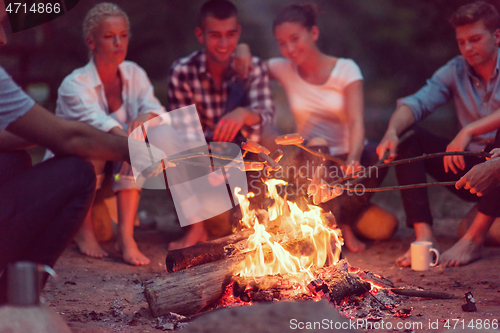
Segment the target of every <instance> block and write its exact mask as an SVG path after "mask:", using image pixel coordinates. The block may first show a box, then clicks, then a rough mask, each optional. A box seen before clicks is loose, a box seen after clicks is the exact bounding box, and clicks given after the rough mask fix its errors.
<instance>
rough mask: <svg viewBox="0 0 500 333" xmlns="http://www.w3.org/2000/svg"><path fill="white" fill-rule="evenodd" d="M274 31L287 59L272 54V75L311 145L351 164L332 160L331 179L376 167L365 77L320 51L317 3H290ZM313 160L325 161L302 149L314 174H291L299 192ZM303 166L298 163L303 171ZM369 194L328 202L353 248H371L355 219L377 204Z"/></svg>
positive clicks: (373, 181)
mask: <svg viewBox="0 0 500 333" xmlns="http://www.w3.org/2000/svg"><path fill="white" fill-rule="evenodd" d="M273 33H274V36H275V38H276V41H277V43H278V46H279V48H280V51H281V53H282V54H283V56H284V58H272V59H270V60H269V61H268V62H267V65H268V68H269V73H270V77H271V78H273V79H276V80H278V81H279V83H280V84H281V85H282V86H283V87H284V89H285V91H286V93H287V97H288V103H289V106H290V109H291V111H292V114H293V116H294V119H295V122H296V125H297V131H298V133H299V134H300V135H301V136H302V137H304V139H306V143H307V145H308V146H310V147H314V148H315V149H317V150H320V151H322V152H324V153H327V154H330V155H332V156H337V157H339V158H341V159H342V160H344V161H345V162H346V165H347V167H346V168H342V170H341V168H340V167H339V166H338V165H334V164H328V163H327V165H326V167H327V168H328V170H329V172H328V175H327V176H326V177H325V178H326V180H328V181H331V180H332V179H333V178H335V177H334V176H331V175H340V176H341V175H342V173H343V172H345V173H347V174H348V173H351V172H352V171H353V170H354V171H356V170H359V169H360V168H362V167H363V166H364V167H367V166H370V165H373V164H374V163H375V162H376V161H377V159H378V158H377V154H376V151H375V149H376V144H371V143H370V144H368V143H367V141H366V139H365V127H364V102H363V76H362V75H361V71H360V70H359V67H358V66H357V65H356V63H355V62H354V61H353V60H351V59H344V58H337V57H333V56H330V55H327V54H324V53H322V52H321V51H320V50H319V49H318V47H317V45H316V41H317V40H318V37H319V29H318V27H317V25H316V11H315V8H314V6H312V5H310V4H305V5H295V4H294V5H289V6H287V7H285V8H284V9H283V10H282V11H281V12H280V13H279V14H278V16H277V17H276V18H275V20H274V22H273ZM242 47H246V46H242ZM297 161H298V162H297ZM311 162H312V163H318V162H320V161H314V158H313V157H312V155H310V154H308V153H304V152H301V153H299V155H298V157H297V158H296V163H299V164H307V165H308V166H309V168H308V174H307V175H306V174H301V175H299V177H296V176H295V175H297V173H296V172H294V173H293V175H294V176H290V177H288V178H289V179H288V180H289V181H293V182H294V184H293V185H292V186H298V187H299V189H298V190H297V191H298V193H303V192H304V191H303V189H302V187H304V186H305V187H307V185H308V181H307V179H308V178H309V179H311V178H313V172H314V171H313V170H314V169H313V168H311ZM299 164H296V165H294V167H295V168H298V170H299V171H300V170H301V168H300V167H299ZM302 170H304V168H302ZM288 174H292V173H291V172H289V173H288ZM377 176H378V177H371V178H370V179H368V180H367V181H366V182H365V186H367V187H375V186H377V185H379V184H380V183H381V182H382V180H383V177H384V176H385V173H384V174H382V172H380V173H379V174H377ZM293 178H295V179H293ZM295 182H296V183H297V184H295ZM369 198H370V196H369V195H367V194H365V195H362V196H358V195H348V194H343V195H342V196H340V197H338V198H336V199H333V200H331V201H329V202H328V203H326V204H323V205H322V206H323V208H324V209H325V210H327V211H331V212H332V213H334V215H336V217H337V221H338V222H339V226H340V228H341V229H342V234H343V238H344V241H345V245H346V247H347V248H348V249H349V250H351V251H353V252H361V251H363V250H365V248H366V245H365V244H364V243H363V242H361V241H360V240H359V239H358V238H357V237H356V235H355V234H354V231H353V223H356V221H357V219H358V217H359V216H360V215H361V213H362V212H364V211H366V210H367V209H370V208H372V207H373V206H370V204H369ZM373 209H377V210H378V209H379V208H378V207H373ZM395 226H396V225H394V227H395Z"/></svg>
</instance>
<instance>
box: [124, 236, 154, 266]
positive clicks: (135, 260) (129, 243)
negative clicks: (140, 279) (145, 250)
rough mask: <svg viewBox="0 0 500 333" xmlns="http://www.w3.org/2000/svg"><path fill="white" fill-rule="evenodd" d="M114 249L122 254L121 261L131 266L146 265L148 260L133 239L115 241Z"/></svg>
mask: <svg viewBox="0 0 500 333" xmlns="http://www.w3.org/2000/svg"><path fill="white" fill-rule="evenodd" d="M115 250H116V251H117V252H118V253H121V254H122V255H123V261H125V262H126V263H127V264H129V265H132V266H144V265H148V264H149V262H150V260H149V258H148V257H146V256H145V255H144V254H142V252H141V251H139V248H138V247H137V243H136V242H135V240H134V239H133V238H132V239H128V240H120V241H117V242H116V243H115Z"/></svg>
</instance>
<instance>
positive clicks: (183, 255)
mask: <svg viewBox="0 0 500 333" xmlns="http://www.w3.org/2000/svg"><path fill="white" fill-rule="evenodd" d="M253 233H254V230H253V229H245V230H243V231H240V232H238V233H235V234H232V235H229V236H226V237H222V238H219V239H215V240H212V241H206V242H199V243H196V244H195V245H193V246H190V247H186V248H184V249H178V250H173V251H168V252H167V258H166V265H167V271H168V272H170V273H173V272H177V271H181V270H183V269H186V268H189V267H194V266H199V265H203V264H206V263H210V262H214V261H218V260H221V259H224V258H225V257H226V251H225V250H224V247H225V246H227V245H229V244H233V243H237V242H239V241H242V240H244V239H247V238H248V237H249V236H250V235H251V234H253Z"/></svg>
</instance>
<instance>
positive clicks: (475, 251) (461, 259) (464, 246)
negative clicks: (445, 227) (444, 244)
mask: <svg viewBox="0 0 500 333" xmlns="http://www.w3.org/2000/svg"><path fill="white" fill-rule="evenodd" d="M482 249H483V247H482V245H480V244H478V243H477V242H475V241H474V240H472V239H466V238H462V239H460V240H459V241H458V242H456V243H455V245H453V246H452V247H451V248H449V249H448V250H446V251H445V252H444V253H443V254H442V255H441V260H440V261H441V265H443V266H445V267H455V266H464V265H467V264H470V263H471V262H473V261H474V260H477V259H479V258H481V254H482Z"/></svg>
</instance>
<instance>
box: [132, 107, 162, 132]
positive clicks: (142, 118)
mask: <svg viewBox="0 0 500 333" xmlns="http://www.w3.org/2000/svg"><path fill="white" fill-rule="evenodd" d="M155 117H156V116H155V115H153V114H151V113H149V112H148V113H141V114H140V115H138V116H137V118H135V119H134V120H132V122H131V123H130V125H129V126H128V134H130V133H132V131H133V130H135V129H136V128H137V127H140V126H141V125H142V124H144V123H145V122H147V121H148V120H151V119H153V118H155Z"/></svg>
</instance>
